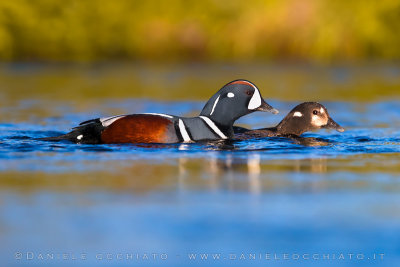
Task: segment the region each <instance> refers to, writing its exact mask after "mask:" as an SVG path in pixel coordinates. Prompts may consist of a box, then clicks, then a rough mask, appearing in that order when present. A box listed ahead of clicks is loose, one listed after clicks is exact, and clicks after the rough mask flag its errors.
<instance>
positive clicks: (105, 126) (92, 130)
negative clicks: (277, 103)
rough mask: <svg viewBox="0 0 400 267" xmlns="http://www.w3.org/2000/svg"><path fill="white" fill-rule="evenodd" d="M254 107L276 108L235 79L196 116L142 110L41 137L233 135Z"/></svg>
mask: <svg viewBox="0 0 400 267" xmlns="http://www.w3.org/2000/svg"><path fill="white" fill-rule="evenodd" d="M254 111H270V112H272V113H274V114H276V113H278V111H277V110H276V109H274V108H272V107H271V106H270V105H268V104H267V103H266V102H265V101H264V100H263V98H262V97H261V94H260V91H259V90H258V88H257V87H256V86H255V85H254V84H253V83H251V82H249V81H246V80H235V81H232V82H230V83H228V84H226V85H225V86H223V87H222V88H221V89H220V90H219V91H218V92H217V93H216V94H215V95H213V96H212V97H211V98H210V99H209V100H208V102H207V103H206V105H205V106H204V108H203V110H202V111H201V113H200V115H199V116H198V117H192V118H184V117H178V116H173V115H168V114H159V113H145V114H132V115H119V116H113V117H108V118H97V119H93V120H88V121H84V122H82V123H81V124H79V126H77V127H75V128H73V130H72V131H71V132H70V133H67V134H65V135H61V136H57V137H50V138H43V139H41V140H46V141H60V140H69V141H72V142H75V143H82V144H117V143H179V142H192V141H200V140H220V139H230V138H232V137H233V134H234V132H233V128H232V127H233V123H234V122H235V120H237V119H238V118H240V117H242V116H244V115H247V114H250V113H252V112H254Z"/></svg>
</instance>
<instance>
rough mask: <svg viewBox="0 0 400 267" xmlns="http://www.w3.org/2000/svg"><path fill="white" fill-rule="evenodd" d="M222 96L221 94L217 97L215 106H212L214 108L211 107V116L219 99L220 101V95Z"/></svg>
mask: <svg viewBox="0 0 400 267" xmlns="http://www.w3.org/2000/svg"><path fill="white" fill-rule="evenodd" d="M220 96H221V95H219V96H218V97H217V99H216V100H215V102H214V105H213V107H212V109H211V113H210V116H211V115H212V114H213V113H214V109H215V107H216V106H217V103H218V101H219V97H220Z"/></svg>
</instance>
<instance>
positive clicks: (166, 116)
mask: <svg viewBox="0 0 400 267" xmlns="http://www.w3.org/2000/svg"><path fill="white" fill-rule="evenodd" d="M142 114H145V115H154V116H161V117H165V118H168V119H172V118H174V117H173V116H171V115H167V114H162V113H142Z"/></svg>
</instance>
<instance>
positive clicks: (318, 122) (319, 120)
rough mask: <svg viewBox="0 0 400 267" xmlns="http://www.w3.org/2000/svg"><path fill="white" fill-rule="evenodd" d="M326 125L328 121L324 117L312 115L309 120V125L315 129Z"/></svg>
mask: <svg viewBox="0 0 400 267" xmlns="http://www.w3.org/2000/svg"><path fill="white" fill-rule="evenodd" d="M327 123H328V119H327V118H326V117H321V116H318V115H313V116H312V118H311V124H312V125H314V126H315V127H321V126H325V125H326V124H327Z"/></svg>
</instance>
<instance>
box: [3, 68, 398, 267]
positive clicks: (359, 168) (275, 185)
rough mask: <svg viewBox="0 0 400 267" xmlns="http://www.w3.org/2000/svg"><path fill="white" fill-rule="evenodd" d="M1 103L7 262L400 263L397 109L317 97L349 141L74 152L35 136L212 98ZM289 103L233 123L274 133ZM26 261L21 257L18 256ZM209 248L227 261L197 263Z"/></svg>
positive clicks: (309, 138)
mask: <svg viewBox="0 0 400 267" xmlns="http://www.w3.org/2000/svg"><path fill="white" fill-rule="evenodd" d="M352 71H354V70H352ZM329 73H330V72H329ZM346 73H347V72H345V74H346ZM345 74H344V75H345ZM2 75H5V74H4V73H3V74H2ZM21 75H22V74H21ZM309 75H311V74H309ZM11 76H12V75H11ZM7 77H9V76H7ZM22 77H25V76H24V75H22ZM84 77H85V79H86V78H87V77H86V76H84ZM349 79H350V81H352V82H354V80H351V78H349ZM5 84H6V85H8V87H7V86H6V88H11V87H13V86H15V84H14V82H8V83H5ZM55 84H56V85H57V86H56V88H61V87H62V85H60V84H57V83H55ZM346 86H348V84H347V85H346ZM23 90H27V89H26V88H23ZM60 90H61V89H60ZM305 92H306V93H305V94H311V93H310V92H308V91H305ZM189 93H190V92H189ZM3 94H4V95H5V96H6V98H3V103H4V104H3V105H2V106H1V107H0V111H1V112H0V113H1V121H0V190H1V193H0V236H1V242H0V251H1V253H0V257H1V261H2V262H4V263H5V264H6V266H43V265H44V266H71V265H78V266H79V265H80V266H83V265H93V264H101V265H105V266H115V265H122V266H143V265H147V266H155V265H160V266H190V265H198V266H204V265H218V266H225V265H228V264H233V265H236V266H265V265H267V264H268V265H272V266H289V265H304V266H310V265H332V266H337V265H341V266H342V265H344V266H353V265H361V266H369V265H371V266H372V265H379V266H395V265H396V264H399V263H400V253H399V251H400V250H399V249H400V243H399V240H400V239H399V238H400V210H399V207H400V197H399V193H400V181H399V174H400V164H399V163H400V162H399V155H400V102H399V101H397V100H387V99H381V98H379V97H376V100H374V101H370V100H369V101H354V100H352V101H346V99H345V97H342V99H325V101H323V100H324V99H322V101H321V102H322V103H323V104H325V105H326V107H327V108H328V110H329V112H330V114H331V116H332V117H333V118H334V119H335V120H336V121H337V122H338V123H340V124H341V125H342V126H343V127H344V128H345V129H346V132H344V133H338V132H334V131H319V132H314V133H307V134H305V135H304V136H303V138H301V139H297V140H294V139H286V138H260V139H254V140H246V141H234V142H223V143H222V142H208V143H197V144H171V145H77V144H71V143H69V142H58V143H54V142H44V141H38V140H35V138H39V137H45V136H53V135H57V134H61V133H65V132H67V131H68V130H69V129H70V128H71V127H73V126H75V125H77V124H78V123H79V122H81V121H84V120H87V119H90V118H94V117H98V116H108V115H115V114H125V113H135V112H161V113H173V114H175V115H185V116H190V115H195V114H197V113H198V112H199V110H201V108H202V105H203V103H204V101H199V100H196V101H189V100H182V101H172V100H168V101H160V100H152V101H150V100H145V99H141V98H137V97H131V98H128V97H126V98H124V99H107V98H101V99H100V98H95V100H93V99H91V98H90V97H88V98H85V97H82V98H79V99H80V100H75V98H71V99H62V98H61V99H60V98H54V99H49V98H47V97H43V98H31V97H23V96H15V95H14V94H13V93H11V91H9V90H5V91H3ZM43 94H44V95H46V93H43ZM58 94H59V93H58ZM133 94H134V93H133ZM328 95H329V93H328ZM371 97H372V96H368V98H371ZM7 99H9V100H10V101H9V102H8V101H6V100H7ZM76 99H78V98H76ZM85 100H87V101H85ZM290 100H291V99H288V98H287V97H276V98H269V101H268V102H269V103H271V104H272V105H273V106H274V107H276V108H278V109H279V110H280V111H281V113H280V114H279V115H276V116H274V115H272V114H270V113H254V114H251V115H249V116H246V117H244V118H242V119H240V120H239V121H238V124H239V125H243V126H246V127H252V128H257V127H266V126H271V125H275V124H276V123H278V122H279V120H280V119H282V117H283V116H284V114H286V113H287V112H288V111H289V110H290V109H291V108H292V107H294V106H295V105H296V104H297V103H298V102H293V101H290ZM85 103H88V104H87V105H86V104H85ZM19 252H21V253H22V256H21V257H22V259H15V257H18V255H19V254H16V253H19ZM152 253H155V254H157V258H156V259H152V257H153V256H150V255H151V254H152ZM192 253H195V254H196V255H197V259H196V260H193V259H190V257H189V255H192ZM202 253H206V254H207V253H208V254H209V255H213V254H221V255H220V257H221V258H220V259H219V260H218V259H208V260H201V259H199V257H200V254H202ZM381 253H383V254H384V256H383V260H382V259H380V257H381V256H380V255H379V254H381ZM47 254H51V255H53V257H54V258H53V259H51V258H50V259H49V257H50V256H48V255H47ZM63 254H66V256H65V255H64V256H65V257H66V259H63V257H64V256H63ZM81 254H85V255H86V259H79V257H80V255H81ZM108 254H109V255H108ZM145 254H146V255H149V256H148V257H149V258H151V259H143V255H145ZM161 254H163V255H164V257H165V255H167V259H166V260H163V259H161ZM242 254H243V255H244V257H245V259H240V257H241V255H242ZM250 254H251V255H253V254H256V255H257V259H256V260H253V259H250ZM266 254H270V257H271V258H272V259H265V258H266V257H265V255H266ZM274 254H276V256H274ZM284 254H288V255H289V256H288V257H289V258H290V260H285V259H283V257H284V256H283V255H284ZM313 254H316V255H318V257H319V258H318V259H312V255H313ZM341 254H343V255H344V257H345V259H339V257H340V255H341ZM348 254H354V255H357V254H360V255H361V254H362V255H363V257H364V258H363V259H357V258H355V257H356V256H353V258H352V259H350V258H349V257H350V256H349V255H348ZM46 255H47V256H46ZM60 255H61V256H60ZM107 255H108V256H107ZM118 255H122V256H118ZM127 255H131V256H132V255H133V256H132V257H133V259H132V258H129V257H130V256H128V259H127ZM137 255H139V256H137ZM259 255H262V256H259ZM295 255H300V257H302V256H304V255H311V259H300V260H296V259H293V257H296V256H295ZM324 255H325V256H324ZM327 255H329V256H327ZM374 255H375V256H374ZM41 256H42V257H44V258H45V259H42V258H41ZM57 257H59V258H57ZM60 257H61V258H60ZM74 257H77V258H78V259H73V258H74ZM107 257H109V258H110V259H107ZM118 257H122V258H123V259H119V258H118ZM137 257H139V258H140V259H138V258H137ZM210 257H211V256H210ZM260 257H261V258H260ZM305 257H306V258H307V256H305ZM327 257H328V258H329V259H327ZM360 257H361V256H360ZM374 257H376V258H375V259H374ZM30 258H33V259H30ZM368 258H369V259H368Z"/></svg>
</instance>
